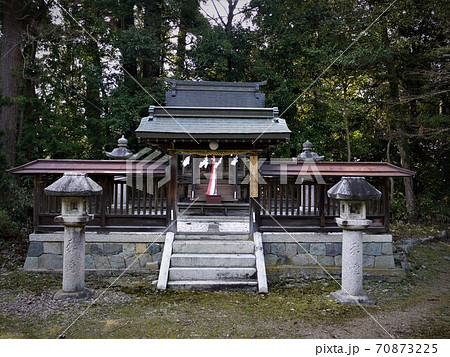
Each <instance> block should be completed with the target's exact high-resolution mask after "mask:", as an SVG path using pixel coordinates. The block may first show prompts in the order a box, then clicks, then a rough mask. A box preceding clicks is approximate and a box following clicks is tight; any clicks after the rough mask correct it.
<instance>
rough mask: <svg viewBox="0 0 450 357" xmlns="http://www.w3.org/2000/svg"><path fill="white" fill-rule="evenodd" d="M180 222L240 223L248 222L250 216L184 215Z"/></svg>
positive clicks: (179, 219)
mask: <svg viewBox="0 0 450 357" xmlns="http://www.w3.org/2000/svg"><path fill="white" fill-rule="evenodd" d="M178 221H179V222H187V223H193V222H208V223H211V222H217V223H219V222H238V223H248V221H249V218H248V217H247V216H231V215H230V216H187V215H182V216H181V217H179V218H178Z"/></svg>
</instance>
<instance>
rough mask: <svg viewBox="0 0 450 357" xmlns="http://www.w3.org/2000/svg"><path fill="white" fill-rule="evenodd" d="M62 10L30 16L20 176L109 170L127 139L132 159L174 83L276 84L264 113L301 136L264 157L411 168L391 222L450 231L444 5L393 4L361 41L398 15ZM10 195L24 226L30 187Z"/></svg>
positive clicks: (32, 11)
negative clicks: (89, 162)
mask: <svg viewBox="0 0 450 357" xmlns="http://www.w3.org/2000/svg"><path fill="white" fill-rule="evenodd" d="M59 3H60V4H61V5H62V7H63V8H64V10H61V9H60V8H59V7H58V6H57V4H53V3H51V2H44V1H42V0H32V1H27V2H26V8H25V9H24V11H25V15H26V16H25V17H24V21H25V28H26V32H24V34H23V43H22V54H23V58H22V61H23V73H22V74H23V76H22V77H23V79H22V80H23V82H21V87H22V91H21V95H20V96H19V97H17V98H15V99H14V102H15V103H18V105H19V107H20V112H21V119H20V121H19V126H20V128H19V135H18V138H17V141H18V143H17V151H18V155H17V162H16V164H21V163H24V162H27V161H30V160H33V159H37V158H86V159H103V158H105V156H104V151H105V150H106V151H110V150H111V149H113V148H114V147H115V146H116V142H117V138H118V137H119V136H120V135H121V134H124V135H125V136H126V137H127V138H128V139H129V141H130V147H131V149H132V150H134V151H137V150H138V149H139V148H140V147H141V145H139V143H138V142H137V139H136V137H135V135H134V130H135V129H136V127H137V126H138V123H139V120H140V118H141V117H143V116H145V115H146V114H147V110H148V106H149V105H155V104H156V105H157V104H164V92H165V90H166V88H165V84H164V80H163V79H164V78H165V77H174V78H182V79H203V80H218V81H263V80H267V85H266V86H264V87H262V90H263V91H264V92H265V94H266V106H268V107H270V106H277V107H279V109H280V113H283V114H282V117H283V118H285V119H286V121H287V123H288V125H289V127H290V128H291V130H292V136H291V141H290V142H289V143H286V144H283V145H281V146H280V147H279V148H278V150H277V152H276V153H267V155H271V154H276V155H282V156H285V157H290V156H294V155H297V154H298V152H299V151H300V150H301V146H302V143H303V142H304V141H305V140H307V139H308V140H310V141H311V142H312V143H313V144H314V146H315V151H317V152H318V153H319V154H321V155H325V157H326V160H333V161H341V160H347V159H348V156H349V159H350V160H360V161H390V162H392V163H394V164H397V165H402V166H404V167H407V168H408V167H409V168H411V169H412V170H414V171H416V172H417V175H416V177H415V179H414V192H415V194H416V199H417V202H416V208H417V209H416V212H415V213H414V214H411V213H406V211H405V209H404V208H403V206H404V204H405V202H406V198H405V197H404V195H403V194H402V191H404V186H403V185H396V194H395V196H396V198H395V199H394V200H393V202H392V207H393V217H394V218H395V219H402V220H421V221H426V220H429V219H437V220H439V221H441V222H448V216H449V215H448V214H447V213H448V202H449V197H450V191H449V187H450V185H449V182H448V178H449V177H450V172H449V170H450V169H449V166H448V165H447V164H446V163H447V162H448V158H449V154H450V145H449V142H450V138H449V131H448V128H449V127H450V102H449V96H448V88H449V82H450V76H449V72H450V62H449V61H448V59H446V57H445V56H444V55H445V54H448V50H449V48H450V43H449V41H448V38H449V36H448V35H449V27H448V13H449V12H450V3H449V2H448V1H445V0H437V1H436V0H424V1H419V2H418V1H414V0H405V1H402V2H397V3H395V4H394V5H393V6H392V7H391V8H390V9H389V11H387V12H386V13H385V14H384V15H383V16H381V17H380V18H379V19H378V20H377V21H375V22H374V23H373V25H372V26H370V28H369V29H368V30H367V31H366V32H364V33H363V32H362V31H364V30H365V29H366V28H367V27H368V26H369V25H370V24H371V23H372V22H373V21H374V20H375V19H377V17H378V16H379V15H381V14H382V13H383V11H384V10H386V8H387V7H388V6H389V5H390V4H391V2H389V1H387V0H383V1H377V2H373V1H367V0H362V1H358V2H354V1H350V0H338V1H332V2H330V1H327V0H305V1H296V0H280V1H273V0H251V1H249V2H248V3H247V4H246V5H245V6H244V8H242V9H241V8H238V9H234V12H232V13H231V14H226V15H222V16H221V17H220V16H217V14H208V15H210V16H205V15H204V14H203V13H202V12H201V11H200V7H201V6H204V2H203V1H199V0H139V1H136V0H123V1H115V0H90V1H87V0H82V1H77V2H73V1H68V0H61V1H60V2H59ZM49 4H50V5H49ZM240 4H242V3H240ZM239 12H242V13H243V14H244V15H243V16H244V18H242V19H241V20H245V21H246V22H247V23H248V24H250V25H249V26H247V25H246V23H244V22H242V21H240V20H239V16H240V15H239V14H238V13H239ZM69 14H70V15H69ZM211 15H214V16H211ZM80 25H81V26H82V27H80ZM356 39H358V41H357V42H355V43H353V42H354V41H355V40H356ZM0 76H1V74H0ZM0 103H1V104H3V105H4V104H5V100H4V98H0ZM2 167H4V168H6V167H7V166H6V164H5V165H4V166H2ZM2 185H6V186H7V189H9V190H12V191H13V192H15V194H14V195H13V196H15V195H17V196H18V197H16V201H18V202H22V203H20V204H19V206H20V207H21V208H20V210H22V212H26V211H27V204H26V203H25V200H24V199H23V198H21V197H22V195H25V193H24V192H21V189H19V187H22V186H20V185H25V186H26V185H27V183H26V182H23V183H22V182H20V185H19V184H18V183H17V182H16V181H15V179H14V180H12V179H11V178H10V177H9V176H5V177H4V178H3V177H2ZM1 208H2V209H4V210H5V211H4V212H6V213H2V214H7V215H8V216H9V217H10V218H11V219H12V220H14V221H16V220H18V221H21V220H22V221H23V219H24V216H21V214H18V213H14V212H12V211H10V208H7V204H5V205H2V206H1ZM18 229H19V230H20V228H18Z"/></svg>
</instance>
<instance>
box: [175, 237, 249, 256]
mask: <svg viewBox="0 0 450 357" xmlns="http://www.w3.org/2000/svg"><path fill="white" fill-rule="evenodd" d="M254 252H255V244H254V242H252V241H244V240H243V241H228V240H208V241H203V240H195V239H192V240H191V239H190V240H175V241H174V242H173V253H196V254H199V253H207V254H220V253H230V254H254Z"/></svg>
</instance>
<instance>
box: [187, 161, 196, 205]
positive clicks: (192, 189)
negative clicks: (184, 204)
mask: <svg viewBox="0 0 450 357" xmlns="http://www.w3.org/2000/svg"><path fill="white" fill-rule="evenodd" d="M195 158H196V156H195V155H191V169H192V183H191V192H190V193H189V195H190V199H191V201H193V200H195V180H196V177H195V173H196V171H197V167H195V165H194V163H195Z"/></svg>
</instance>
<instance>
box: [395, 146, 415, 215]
mask: <svg viewBox="0 0 450 357" xmlns="http://www.w3.org/2000/svg"><path fill="white" fill-rule="evenodd" d="M397 147H398V151H399V154H400V163H401V165H402V167H403V168H405V169H408V170H409V169H411V165H410V164H409V161H408V157H407V155H406V151H405V147H404V143H403V142H402V141H398V142H397ZM403 182H404V185H405V198H406V210H407V211H408V213H413V212H414V189H413V179H412V177H405V178H404V179H403Z"/></svg>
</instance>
